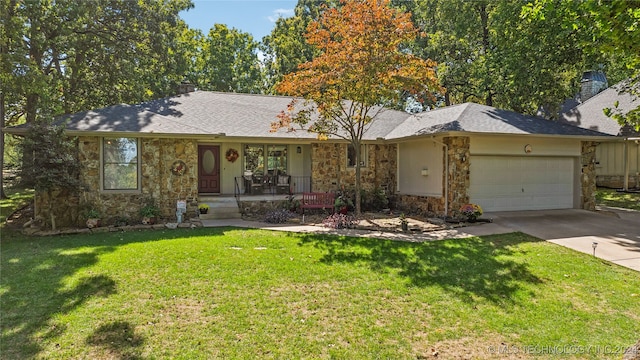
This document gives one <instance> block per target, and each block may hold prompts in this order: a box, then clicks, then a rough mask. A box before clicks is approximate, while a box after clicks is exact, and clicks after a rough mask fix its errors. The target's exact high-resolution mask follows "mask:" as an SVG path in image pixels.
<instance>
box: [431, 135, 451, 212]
mask: <svg viewBox="0 0 640 360" xmlns="http://www.w3.org/2000/svg"><path fill="white" fill-rule="evenodd" d="M431 141H433V142H434V143H436V144H438V145H442V146H443V147H444V218H445V219H446V218H447V217H448V216H449V145H447V144H445V143H443V142H440V141H438V140H436V138H435V136H434V137H432V138H431Z"/></svg>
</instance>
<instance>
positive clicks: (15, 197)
mask: <svg viewBox="0 0 640 360" xmlns="http://www.w3.org/2000/svg"><path fill="white" fill-rule="evenodd" d="M5 191H6V193H7V199H0V228H2V227H4V225H5V221H6V220H7V217H9V215H11V214H12V213H13V212H14V211H16V210H17V209H19V208H21V207H23V206H25V205H27V204H28V203H29V202H30V201H32V200H33V189H23V188H7V189H5Z"/></svg>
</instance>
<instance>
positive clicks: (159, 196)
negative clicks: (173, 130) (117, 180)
mask: <svg viewBox="0 0 640 360" xmlns="http://www.w3.org/2000/svg"><path fill="white" fill-rule="evenodd" d="M100 144H101V142H100V138H99V137H80V138H79V139H78V159H79V160H80V162H81V163H82V164H83V169H82V173H81V180H82V182H83V184H84V187H83V188H82V189H79V190H78V195H77V196H73V195H70V194H55V195H54V196H53V198H51V199H50V198H49V196H47V195H46V194H38V195H37V196H36V212H37V213H36V216H37V217H39V218H40V219H42V220H43V221H45V223H46V225H49V226H50V222H49V220H48V219H49V218H50V216H49V207H50V206H52V207H53V210H52V211H53V212H54V214H56V225H57V226H58V227H68V226H84V222H85V220H86V219H84V218H83V211H84V210H86V209H87V208H90V207H91V208H95V209H96V210H98V211H99V212H100V214H101V215H102V222H103V224H105V225H110V224H112V223H113V222H115V221H116V220H118V219H122V218H127V219H129V220H130V221H131V222H132V223H136V222H138V220H139V219H140V215H139V210H140V208H141V207H142V206H143V205H144V204H145V201H146V200H147V199H153V200H154V201H155V202H156V204H157V205H158V207H159V208H160V210H161V218H163V219H165V220H169V221H175V217H176V216H175V208H176V201H177V200H178V199H181V200H187V216H186V218H189V217H192V216H195V214H196V208H197V200H198V188H197V184H198V181H197V176H198V146H197V142H196V141H195V140H189V139H146V138H141V139H140V142H139V149H138V152H139V154H138V155H139V156H140V159H141V167H140V176H141V179H140V180H141V191H130V192H104V191H101V185H100V166H101V165H100ZM176 160H182V161H184V162H185V163H186V165H187V170H186V172H185V174H184V175H182V176H178V175H174V174H172V172H171V166H172V164H173V163H174V162H175V161H176Z"/></svg>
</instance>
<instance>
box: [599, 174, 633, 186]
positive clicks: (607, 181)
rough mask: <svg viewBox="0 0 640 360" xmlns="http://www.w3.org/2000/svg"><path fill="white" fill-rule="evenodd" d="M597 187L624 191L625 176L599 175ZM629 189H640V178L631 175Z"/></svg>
mask: <svg viewBox="0 0 640 360" xmlns="http://www.w3.org/2000/svg"><path fill="white" fill-rule="evenodd" d="M596 185H597V186H602V187H607V188H612V189H622V188H623V187H624V175H597V176H596ZM629 188H630V189H633V188H636V189H639V188H640V176H637V175H633V174H629Z"/></svg>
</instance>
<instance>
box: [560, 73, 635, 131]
mask: <svg viewBox="0 0 640 360" xmlns="http://www.w3.org/2000/svg"><path fill="white" fill-rule="evenodd" d="M622 86H623V84H622V83H618V84H616V85H614V86H612V87H610V88H608V89H606V90H604V91H602V92H600V93H599V94H597V95H595V96H594V97H592V98H590V99H589V100H587V101H585V102H584V103H582V104H580V105H578V106H576V107H575V108H573V109H570V110H568V111H566V112H564V113H562V114H561V118H562V120H563V121H564V122H565V123H567V124H571V125H574V126H579V127H581V128H585V129H591V130H596V131H600V132H603V133H605V134H609V135H629V134H632V133H633V131H632V129H631V128H630V127H629V126H626V127H622V126H620V124H618V122H617V121H615V120H614V119H612V118H610V117H608V116H606V115H605V114H604V111H603V110H604V109H605V108H614V106H615V105H614V104H615V102H616V101H618V109H619V110H621V111H622V113H623V114H626V113H627V112H629V111H630V110H632V109H635V108H636V107H638V106H640V99H639V98H638V97H637V96H634V95H632V94H629V93H628V92H620V90H621V89H622Z"/></svg>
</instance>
